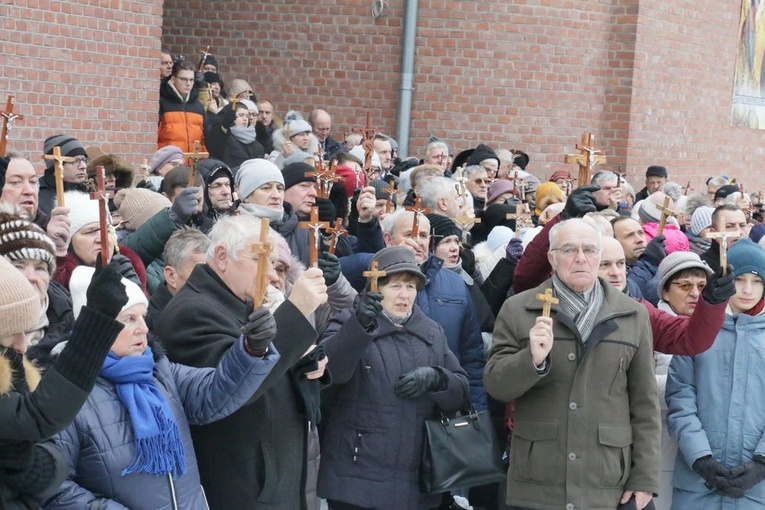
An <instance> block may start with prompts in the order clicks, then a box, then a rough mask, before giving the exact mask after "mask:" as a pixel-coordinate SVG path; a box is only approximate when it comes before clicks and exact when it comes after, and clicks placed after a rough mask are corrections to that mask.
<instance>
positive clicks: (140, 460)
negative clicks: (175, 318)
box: [100, 347, 186, 478]
mask: <svg viewBox="0 0 765 510" xmlns="http://www.w3.org/2000/svg"><path fill="white" fill-rule="evenodd" d="M100 374H101V376H102V377H103V378H105V379H106V380H107V381H110V382H111V383H113V384H114V386H115V387H116V388H117V394H118V395H119V398H120V401H121V402H122V405H123V406H125V409H127V412H128V415H129V416H130V422H131V423H132V424H133V434H134V435H135V459H133V463H132V464H130V465H129V466H128V467H126V468H125V469H124V470H123V471H122V476H125V475H127V474H130V473H135V472H139V473H148V474H151V475H157V476H163V475H166V474H167V473H173V475H174V476H175V477H176V478H177V477H179V476H181V475H183V474H184V473H186V455H185V453H184V450H183V442H182V441H181V434H180V432H179V431H178V424H177V423H176V422H175V418H174V417H173V413H172V411H171V410H170V407H169V406H168V404H167V401H166V400H165V397H164V396H163V395H162V393H161V392H160V391H159V388H157V386H156V385H155V384H154V358H153V357H152V352H151V348H150V347H147V348H146V351H145V352H144V353H143V354H142V355H141V356H125V357H122V358H118V357H117V356H115V355H114V353H112V352H109V356H107V357H106V360H105V361H104V366H103V367H102V368H101V373H100Z"/></svg>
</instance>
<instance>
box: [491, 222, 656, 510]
mask: <svg viewBox="0 0 765 510" xmlns="http://www.w3.org/2000/svg"><path fill="white" fill-rule="evenodd" d="M601 251H602V240H601V235H600V233H599V232H598V231H597V230H596V229H595V228H594V227H593V226H592V225H590V224H588V223H586V222H584V221H583V220H581V219H578V218H577V219H572V220H566V221H562V222H560V223H558V224H557V225H555V226H554V227H553V228H552V229H551V230H550V249H549V252H548V255H547V256H548V259H549V261H550V264H551V265H552V268H553V270H554V274H553V277H552V278H550V279H548V280H546V281H545V282H544V283H543V284H542V285H540V286H539V287H537V288H535V289H531V290H528V291H525V292H522V293H521V294H518V295H516V296H513V297H512V298H510V299H508V300H507V301H506V302H505V304H504V305H503V307H502V310H501V311H500V313H499V316H498V317H497V322H496V327H495V329H494V347H493V349H492V352H491V356H490V358H489V361H488V362H487V364H486V370H485V376H484V384H485V385H486V389H487V391H488V392H489V394H490V395H492V396H493V397H494V398H496V399H498V400H501V401H503V402H510V401H515V416H514V422H515V428H514V431H513V448H512V450H511V459H510V470H509V474H508V487H507V502H508V504H509V505H511V508H524V509H525V508H567V509H568V508H570V509H574V508H616V507H617V506H619V505H620V504H625V503H630V504H634V506H633V508H637V509H638V510H642V509H643V508H645V507H646V506H647V505H648V504H649V503H650V501H651V498H652V496H653V494H654V493H655V492H657V491H658V466H659V462H660V459H661V453H660V443H661V425H660V418H659V401H658V394H657V389H656V380H655V378H654V373H653V345H652V337H651V329H650V324H649V321H648V315H647V312H646V309H645V308H644V307H643V305H641V304H639V303H637V302H635V301H634V300H632V299H630V298H629V297H628V296H626V295H625V294H623V293H622V292H620V291H619V290H618V289H616V288H615V287H614V286H612V285H608V284H607V283H605V282H604V281H601V280H599V279H598V267H599V264H600V258H601ZM545 294H546V295H548V297H549V298H551V297H553V296H554V297H555V298H557V299H556V300H555V301H553V302H552V303H551V304H548V303H545V305H544V307H543V303H542V296H544V295H545ZM547 310H551V312H549V311H547Z"/></svg>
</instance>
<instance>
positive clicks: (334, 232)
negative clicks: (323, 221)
mask: <svg viewBox="0 0 765 510" xmlns="http://www.w3.org/2000/svg"><path fill="white" fill-rule="evenodd" d="M324 231H325V232H326V233H327V234H329V235H330V236H331V238H330V240H329V253H331V254H333V255H334V254H335V248H337V238H338V237H340V236H347V235H348V231H347V230H345V229H344V228H343V219H342V218H337V219H336V220H335V226H334V227H329V228H326V229H324Z"/></svg>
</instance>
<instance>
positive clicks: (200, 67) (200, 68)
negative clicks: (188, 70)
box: [198, 44, 210, 71]
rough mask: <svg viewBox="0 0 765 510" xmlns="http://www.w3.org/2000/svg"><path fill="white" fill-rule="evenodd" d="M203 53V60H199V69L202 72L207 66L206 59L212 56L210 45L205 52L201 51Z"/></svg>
mask: <svg viewBox="0 0 765 510" xmlns="http://www.w3.org/2000/svg"><path fill="white" fill-rule="evenodd" d="M199 51H200V52H201V53H202V58H200V59H199V66H198V69H199V70H200V71H201V70H202V68H203V67H204V66H205V59H207V56H208V55H210V45H209V44H208V45H207V47H206V48H205V49H203V50H199Z"/></svg>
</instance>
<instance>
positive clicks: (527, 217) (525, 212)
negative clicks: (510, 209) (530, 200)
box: [505, 203, 531, 239]
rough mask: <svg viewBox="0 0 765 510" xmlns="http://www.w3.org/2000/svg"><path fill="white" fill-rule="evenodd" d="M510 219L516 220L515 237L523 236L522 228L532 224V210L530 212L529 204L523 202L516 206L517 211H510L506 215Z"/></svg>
mask: <svg viewBox="0 0 765 510" xmlns="http://www.w3.org/2000/svg"><path fill="white" fill-rule="evenodd" d="M505 218H506V219H508V220H515V237H516V238H518V239H520V238H521V228H522V227H528V226H529V225H530V224H531V212H529V206H528V204H525V203H521V204H518V205H517V206H516V207H515V213H514V214H513V213H510V214H507V215H506V216H505Z"/></svg>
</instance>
